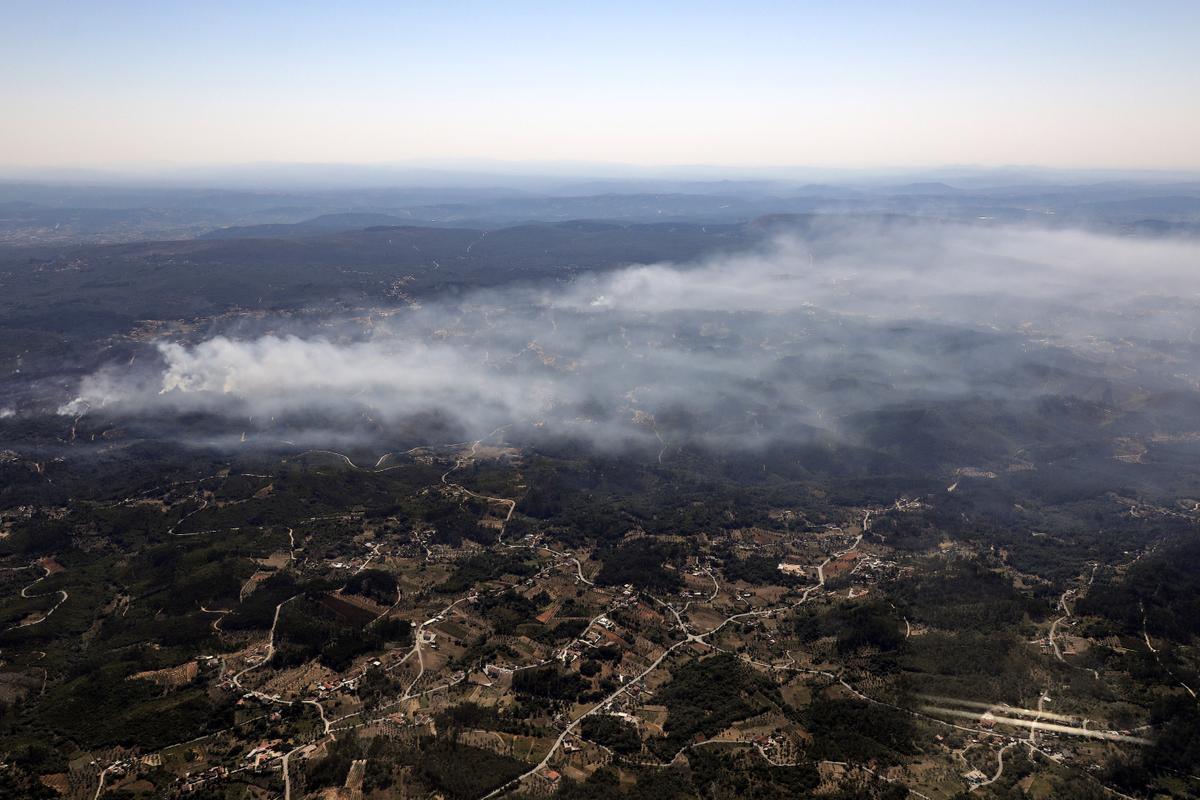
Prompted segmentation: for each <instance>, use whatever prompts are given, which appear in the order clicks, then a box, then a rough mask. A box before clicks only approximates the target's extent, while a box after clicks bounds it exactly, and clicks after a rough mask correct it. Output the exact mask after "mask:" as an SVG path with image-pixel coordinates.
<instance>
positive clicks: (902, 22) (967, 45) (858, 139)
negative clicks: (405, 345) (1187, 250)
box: [0, 0, 1200, 169]
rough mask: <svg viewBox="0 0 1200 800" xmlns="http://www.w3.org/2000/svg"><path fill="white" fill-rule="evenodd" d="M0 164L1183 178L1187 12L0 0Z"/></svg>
mask: <svg viewBox="0 0 1200 800" xmlns="http://www.w3.org/2000/svg"><path fill="white" fill-rule="evenodd" d="M0 13H2V16H3V24H2V25H0V108H2V109H3V114H2V115H0V167H24V168H28V167H86V168H119V167H134V166H138V167H145V166H151V167H153V166H156V165H172V166H177V165H205V164H244V163H257V162H288V163H291V162H305V163H354V164H384V163H388V164H393V163H439V164H440V163H447V162H459V161H473V160H495V161H516V162H524V161H568V162H592V163H624V164H636V165H679V164H714V165H729V166H745V167H764V166H782V165H788V166H793V165H802V166H818V167H833V168H872V167H926V166H939V165H948V164H972V165H983V166H998V165H1037V166H1047V167H1066V168H1108V169H1114V168H1115V169H1196V168H1200V146H1198V145H1197V142H1200V46H1197V41H1200V3H1198V2H1195V0H1182V1H1181V2H1168V1H1167V0H1145V1H1144V2H1137V3H1133V2H1107V1H1106V0H1090V1H1083V0H1080V1H1078V2H1076V1H1073V0H1062V1H1061V2H1047V1H1046V0H1040V2H1023V1H1021V0H1018V1H1017V2H1006V3H997V2H986V3H985V2H975V1H974V0H958V2H921V1H920V0H914V1H913V2H901V3H897V2H882V1H881V2H855V1H854V0H847V1H846V2H838V3H829V2H801V1H800V0H796V1H794V2H780V3H771V2H757V1H755V0H743V1H742V2H726V3H714V2H704V0H687V2H675V1H674V0H662V1H661V2H654V3H647V2H624V0H609V2H605V3H582V2H579V3H573V2H561V0H560V1H559V2H523V1H522V0H505V2H494V0H493V2H473V1H471V0H459V1H457V2H442V3H438V2H428V1H426V2H420V3H407V2H339V3H336V4H335V3H306V2H302V0H289V1H288V2H275V1H273V0H264V1H263V2H257V3H253V4H246V3H225V2H220V1H219V0H206V1H205V2H188V0H176V1H175V2H128V1H126V0H113V1H111V2H104V3H99V2H90V1H88V2H83V1H82V0H81V1H79V2H62V1H61V0H40V2H37V3H28V2H18V0H0Z"/></svg>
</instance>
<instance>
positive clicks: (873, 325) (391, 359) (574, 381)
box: [63, 223, 1200, 438]
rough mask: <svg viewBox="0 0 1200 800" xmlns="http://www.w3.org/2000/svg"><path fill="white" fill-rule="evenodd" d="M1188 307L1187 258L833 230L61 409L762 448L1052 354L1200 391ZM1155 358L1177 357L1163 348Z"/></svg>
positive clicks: (168, 375)
mask: <svg viewBox="0 0 1200 800" xmlns="http://www.w3.org/2000/svg"><path fill="white" fill-rule="evenodd" d="M1198 301H1200V246H1197V243H1196V242H1194V241H1188V240H1141V239H1124V238H1120V237H1114V236H1100V235H1096V234H1092V233H1084V232H1080V231H1050V230H1030V229H1017V228H994V227H993V228H986V227H968V226H960V225H953V226H952V225H936V224H912V223H904V224H899V223H898V224H895V225H890V226H861V225H859V226H839V225H838V224H837V223H833V224H831V225H830V226H827V227H826V228H824V229H821V230H819V231H816V232H815V233H814V232H810V234H809V235H807V236H806V237H805V238H799V237H796V236H789V235H784V236H781V237H779V238H777V239H775V240H774V241H773V242H772V244H771V245H770V247H768V248H766V249H764V250H762V251H757V252H751V253H746V254H742V255H735V256H724V257H720V258H715V259H713V260H710V261H707V262H704V263H700V264H693V265H683V266H680V265H672V264H656V265H647V266H637V267H631V268H627V269H623V270H619V271H616V272H611V273H603V274H597V275H590V276H584V277H582V278H580V279H578V280H576V281H575V282H573V283H571V284H569V285H566V286H556V287H553V288H549V289H547V288H545V287H529V286H524V287H520V288H510V289H501V290H488V291H479V292H476V293H474V294H471V295H469V296H468V297H466V298H465V299H459V300H456V301H454V302H438V301H434V302H432V303H429V304H427V305H425V306H424V307H423V308H420V309H408V308H406V309H403V310H400V311H398V312H396V313H392V314H389V315H388V316H387V317H386V319H384V320H382V321H379V322H376V324H374V325H373V326H372V328H371V329H370V330H369V331H363V332H362V333H361V335H359V336H357V337H353V338H350V339H347V338H346V337H344V336H341V335H339V336H337V337H334V336H333V335H331V334H330V333H329V332H327V331H322V330H298V331H295V332H294V333H292V334H291V335H269V336H261V337H253V338H231V337H227V336H217V337H215V338H211V339H208V340H206V341H199V342H195V343H181V342H162V343H160V345H159V351H160V353H161V356H162V362H163V368H162V370H161V372H156V373H154V374H152V375H150V376H143V377H142V378H136V377H134V375H133V374H132V373H130V372H129V371H128V370H126V369H124V368H117V367H113V368H109V369H105V370H102V371H101V372H99V373H97V374H94V375H92V376H90V377H88V378H87V379H86V380H84V381H83V383H82V385H81V387H80V392H79V398H78V399H77V400H76V401H75V402H74V403H72V404H70V405H69V406H68V407H65V408H64V409H63V411H64V412H65V413H73V412H78V410H80V409H82V408H97V409H98V408H103V409H108V410H110V411H113V412H116V413H137V412H139V411H142V410H159V411H161V410H164V409H167V410H169V409H175V410H179V411H186V410H204V411H208V412H213V413H216V414H227V415H229V416H231V417H235V416H236V417H239V418H242V417H246V416H251V417H258V418H263V417H270V416H275V415H281V414H296V413H333V414H344V413H347V412H349V411H351V410H353V409H362V410H363V413H368V414H371V415H373V418H378V419H382V420H385V421H387V420H398V419H401V418H405V417H408V416H411V415H415V414H421V413H427V412H440V413H443V414H446V415H448V416H449V417H451V418H454V419H456V420H458V421H459V422H461V423H462V424H463V425H465V426H466V427H468V428H470V429H472V430H476V431H478V430H482V429H490V428H494V427H495V426H497V425H505V424H511V423H516V424H540V425H569V426H570V429H571V430H572V432H576V433H577V432H579V431H580V430H584V431H590V432H591V433H592V435H594V436H596V437H598V438H603V437H606V436H611V435H613V431H614V430H616V429H620V428H622V427H629V426H632V428H633V429H636V430H638V431H641V432H642V433H644V434H645V435H650V434H654V435H658V436H660V437H661V435H662V433H663V431H665V430H668V429H669V428H670V426H671V425H672V424H675V425H677V426H680V425H682V426H684V427H686V424H685V423H687V422H688V421H689V420H690V421H691V423H693V424H698V425H699V427H700V428H701V429H703V430H704V431H705V432H711V431H712V430H713V429H714V427H719V426H721V425H724V424H726V423H728V424H732V425H733V426H734V427H735V428H736V429H738V430H739V431H741V430H743V429H744V427H745V425H747V424H749V423H747V420H749V419H751V418H752V421H753V426H752V427H754V429H755V430H758V431H760V433H761V434H762V435H764V436H769V435H773V434H774V433H777V432H779V431H781V430H789V429H792V428H794V427H795V426H796V425H815V426H818V427H831V428H833V427H836V424H835V422H834V421H835V420H836V419H837V418H838V417H839V416H841V417H844V416H845V415H846V414H849V413H852V412H855V411H859V410H862V409H863V408H865V407H869V406H870V405H872V404H875V405H878V404H882V403H885V402H896V401H900V400H903V399H905V398H910V397H914V396H923V397H928V396H931V395H933V396H952V395H955V394H961V393H969V392H970V393H984V394H987V393H995V394H997V395H1006V394H1007V395H1011V394H1012V393H1014V392H1015V393H1019V392H1020V391H1021V387H1019V386H1014V385H1011V382H1007V383H1006V379H1005V378H1004V377H1003V376H1004V375H1005V374H1007V373H1008V372H1009V371H1011V370H1013V369H1015V368H1016V366H1017V365H1018V364H1019V363H1020V362H1021V360H1022V359H1028V358H1031V357H1033V356H1031V355H1030V354H1031V352H1032V351H1036V350H1038V349H1043V350H1044V349H1046V348H1066V349H1068V350H1069V351H1070V352H1073V353H1075V354H1076V355H1078V356H1079V357H1080V358H1081V359H1083V362H1082V363H1083V364H1085V365H1086V364H1087V363H1090V362H1089V359H1091V361H1093V362H1094V361H1095V359H1097V358H1101V359H1105V360H1111V359H1113V358H1116V359H1122V360H1124V361H1126V362H1128V361H1131V360H1132V361H1133V362H1136V363H1137V365H1138V367H1137V368H1139V369H1147V368H1155V367H1156V366H1161V367H1162V369H1161V370H1159V372H1161V376H1160V377H1162V379H1163V380H1175V381H1179V382H1180V383H1181V385H1184V386H1187V385H1195V381H1196V374H1197V361H1198V359H1197V358H1196V352H1197V348H1196V326H1197V324H1198V323H1197V320H1198V319H1200V317H1198V316H1197V313H1196V312H1197V310H1198V307H1200V302H1198ZM899 325H902V326H904V327H903V328H902V329H899V328H897V326H899ZM914 325H915V326H918V327H917V328H914V327H913V326H914ZM898 330H900V331H901V332H900V333H898V332H897V331H898ZM1164 341H1165V342H1171V343H1175V345H1173V347H1172V349H1171V351H1170V353H1169V354H1167V353H1165V352H1164V351H1163V350H1162V349H1161V348H1159V349H1155V347H1156V345H1155V344H1154V343H1156V342H1158V343H1161V342H1164ZM1159 362H1161V364H1160V363H1159ZM1168 362H1169V363H1168ZM1111 366H1112V365H1111V364H1106V365H1105V366H1104V367H1103V368H1099V367H1098V368H1097V370H1098V371H1099V372H1103V370H1104V369H1108V368H1111ZM1156 374H1157V373H1156ZM848 380H849V381H850V383H851V384H852V388H849V389H848V388H845V387H846V385H847V383H846V382H847V381H848ZM672 420H674V422H672ZM681 420H682V422H681Z"/></svg>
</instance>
